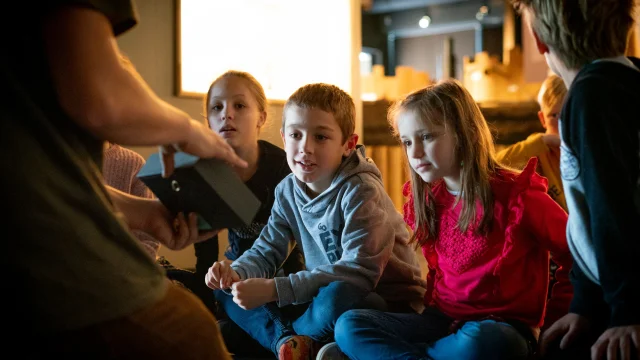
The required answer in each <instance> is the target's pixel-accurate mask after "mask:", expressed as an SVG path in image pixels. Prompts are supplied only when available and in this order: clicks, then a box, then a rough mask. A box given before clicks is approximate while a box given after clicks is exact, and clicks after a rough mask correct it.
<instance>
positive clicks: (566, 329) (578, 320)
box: [540, 313, 590, 356]
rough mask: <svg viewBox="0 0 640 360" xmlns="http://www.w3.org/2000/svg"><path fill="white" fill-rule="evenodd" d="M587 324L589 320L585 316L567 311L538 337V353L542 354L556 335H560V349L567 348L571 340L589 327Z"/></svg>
mask: <svg viewBox="0 0 640 360" xmlns="http://www.w3.org/2000/svg"><path fill="white" fill-rule="evenodd" d="M589 326H590V325H589V320H588V319H587V318H586V317H584V316H582V315H578V314H574V313H568V314H567V315H565V316H563V317H561V318H560V319H559V320H558V321H556V322H555V323H553V325H551V327H549V329H548V330H547V331H545V332H544V333H543V334H542V337H541V338H540V354H541V355H542V356H544V355H545V354H546V352H547V350H548V348H549V345H550V344H551V343H553V342H554V340H556V339H557V338H558V337H562V340H561V341H560V349H563V350H564V349H566V348H568V347H569V345H570V344H571V342H572V341H574V340H575V339H576V338H578V337H580V335H581V334H583V333H585V332H586V331H587V330H588V329H589Z"/></svg>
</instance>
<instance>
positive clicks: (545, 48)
mask: <svg viewBox="0 0 640 360" xmlns="http://www.w3.org/2000/svg"><path fill="white" fill-rule="evenodd" d="M531 33H532V34H533V38H534V39H535V41H536V47H537V48H538V52H539V53H540V55H544V54H545V53H548V52H549V47H548V46H547V44H545V43H543V42H542V40H540V37H539V36H538V34H536V32H535V31H533V30H531Z"/></svg>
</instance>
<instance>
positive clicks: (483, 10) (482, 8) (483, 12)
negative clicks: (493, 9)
mask: <svg viewBox="0 0 640 360" xmlns="http://www.w3.org/2000/svg"><path fill="white" fill-rule="evenodd" d="M487 15H489V7H488V6H487V5H482V6H480V9H478V12H477V13H476V19H478V21H482V20H483V19H484V18H485V16H487Z"/></svg>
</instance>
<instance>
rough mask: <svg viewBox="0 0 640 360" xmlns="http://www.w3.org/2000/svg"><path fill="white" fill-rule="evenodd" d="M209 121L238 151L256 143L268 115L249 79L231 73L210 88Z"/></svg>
mask: <svg viewBox="0 0 640 360" xmlns="http://www.w3.org/2000/svg"><path fill="white" fill-rule="evenodd" d="M207 120H208V121H209V126H210V127H211V129H213V130H214V131H215V132H217V133H218V134H220V135H221V136H222V137H223V138H224V139H225V140H226V141H227V142H228V143H229V145H231V147H233V148H234V149H235V150H236V151H238V150H239V149H240V150H241V149H243V148H248V147H252V146H256V144H257V143H258V134H259V132H260V128H261V127H262V125H264V122H265V120H266V114H265V113H264V112H261V111H260V108H259V106H258V102H257V101H256V98H255V96H253V94H252V93H251V90H250V89H249V84H248V83H247V80H245V79H243V78H240V77H237V76H229V77H226V78H224V79H222V80H220V81H219V82H218V83H217V84H216V85H214V86H213V88H212V89H211V93H210V96H209V103H208V104H207Z"/></svg>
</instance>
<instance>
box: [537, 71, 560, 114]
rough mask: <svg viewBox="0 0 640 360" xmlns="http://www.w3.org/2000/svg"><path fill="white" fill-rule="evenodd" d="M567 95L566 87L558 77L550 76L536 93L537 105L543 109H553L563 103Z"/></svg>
mask: <svg viewBox="0 0 640 360" xmlns="http://www.w3.org/2000/svg"><path fill="white" fill-rule="evenodd" d="M566 95H567V87H566V85H565V84H564V81H563V80H562V78H561V77H559V76H558V75H555V74H552V75H549V76H547V78H546V79H545V80H544V82H543V83H542V86H541V87H540V92H539V93H538V104H540V107H541V108H543V109H549V108H554V107H555V106H556V105H558V103H562V102H563V101H564V97H565V96H566Z"/></svg>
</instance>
